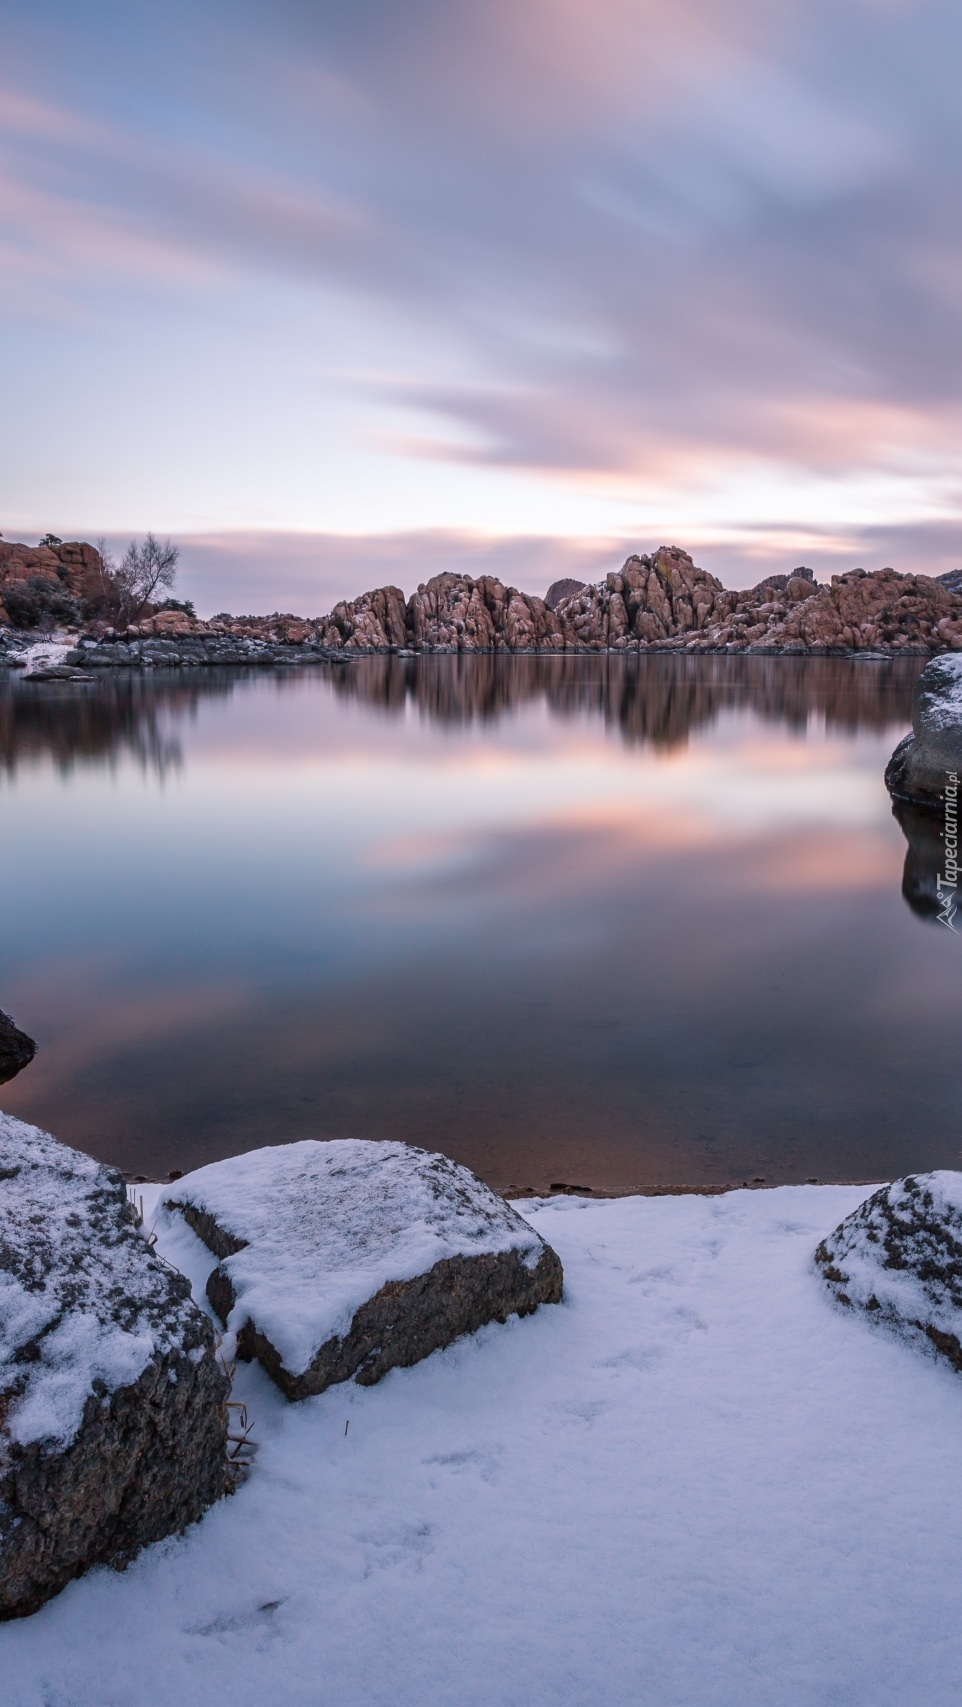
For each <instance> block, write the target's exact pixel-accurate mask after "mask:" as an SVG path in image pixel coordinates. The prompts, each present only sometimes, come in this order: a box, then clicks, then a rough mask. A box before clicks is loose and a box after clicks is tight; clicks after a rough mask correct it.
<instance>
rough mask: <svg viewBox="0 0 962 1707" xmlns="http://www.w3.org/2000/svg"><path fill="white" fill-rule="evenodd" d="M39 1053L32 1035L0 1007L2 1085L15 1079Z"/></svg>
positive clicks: (0, 1078)
mask: <svg viewBox="0 0 962 1707" xmlns="http://www.w3.org/2000/svg"><path fill="white" fill-rule="evenodd" d="M36 1053H37V1045H36V1044H35V1043H34V1041H33V1038H32V1037H28V1036H27V1034H26V1032H25V1031H21V1030H20V1029H19V1027H18V1026H16V1025H14V1023H13V1020H12V1019H11V1018H10V1015H9V1014H5V1013H4V1012H3V1010H2V1009H0V1085H5V1084H6V1083H7V1081H8V1080H9V1079H15V1078H16V1076H17V1074H18V1073H22V1072H23V1069H24V1067H29V1065H30V1063H31V1061H32V1060H33V1058H34V1056H35V1055H36Z"/></svg>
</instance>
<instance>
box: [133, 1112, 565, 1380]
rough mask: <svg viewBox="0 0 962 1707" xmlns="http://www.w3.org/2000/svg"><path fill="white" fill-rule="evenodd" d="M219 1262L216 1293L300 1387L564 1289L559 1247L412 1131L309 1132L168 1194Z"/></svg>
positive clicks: (367, 1372)
mask: <svg viewBox="0 0 962 1707" xmlns="http://www.w3.org/2000/svg"><path fill="white" fill-rule="evenodd" d="M165 1203H166V1205H167V1207H168V1211H169V1212H177V1213H180V1214H182V1215H183V1216H184V1218H185V1220H187V1221H188V1222H189V1224H190V1225H191V1226H192V1227H193V1228H194V1230H195V1232H196V1233H197V1234H198V1235H199V1237H200V1238H201V1239H203V1241H204V1243H205V1244H206V1245H207V1246H208V1247H209V1248H210V1250H212V1251H213V1253H214V1255H215V1256H217V1257H219V1258H220V1259H221V1261H220V1263H219V1266H218V1267H217V1268H216V1269H214V1271H213V1273H212V1274H211V1276H210V1278H209V1280H208V1283H207V1295H208V1297H209V1298H210V1301H211V1303H212V1304H213V1306H214V1309H215V1310H216V1311H217V1313H218V1315H219V1316H220V1318H221V1320H222V1321H223V1322H225V1324H226V1325H228V1326H229V1327H230V1328H232V1329H234V1330H235V1331H236V1332H237V1355H238V1357H241V1358H254V1357H256V1358H258V1359H259V1361H260V1362H261V1363H262V1364H263V1366H264V1368H265V1369H266V1370H267V1371H268V1373H269V1374H270V1375H271V1376H272V1377H273V1379H274V1380H275V1381H276V1382H277V1385H278V1386H279V1387H280V1388H281V1390H282V1391H283V1392H284V1393H286V1394H287V1396H288V1398H290V1399H301V1398H305V1397H306V1396H307V1395H309V1394H312V1393H322V1392H323V1391H324V1389H325V1388H326V1387H329V1386H330V1385H331V1383H332V1382H335V1381H347V1380H349V1379H350V1378H351V1377H352V1376H353V1377H354V1379H355V1380H357V1381H359V1382H361V1383H362V1384H370V1383H372V1382H374V1381H378V1380H380V1378H381V1376H382V1375H384V1374H385V1373H386V1372H387V1370H389V1369H394V1368H397V1367H404V1366H406V1365H408V1364H412V1363H417V1362H418V1361H419V1360H420V1359H421V1358H422V1357H427V1356H428V1354H429V1353H430V1352H432V1351H436V1350H437V1349H438V1348H439V1347H441V1346H445V1345H448V1344H449V1343H450V1342H451V1341H452V1340H453V1339H456V1338H457V1337H458V1336H459V1335H460V1334H466V1333H472V1332H473V1331H474V1330H475V1329H476V1328H479V1327H481V1326H482V1325H483V1324H484V1323H485V1322H491V1321H499V1322H503V1321H505V1319H506V1318H507V1317H508V1316H509V1315H511V1314H513V1313H515V1312H516V1313H517V1314H518V1315H521V1316H524V1315H527V1314H529V1312H530V1311H532V1310H534V1309H536V1308H537V1306H538V1305H539V1304H546V1303H556V1302H557V1301H558V1300H559V1299H560V1297H561V1288H562V1279H563V1276H562V1270H561V1264H560V1262H559V1261H558V1258H557V1257H556V1256H555V1253H554V1251H552V1250H551V1249H550V1247H549V1246H548V1245H546V1244H545V1243H544V1240H543V1239H541V1238H540V1237H539V1235H538V1234H537V1233H536V1232H535V1231H534V1229H533V1228H532V1227H529V1226H528V1224H527V1222H526V1221H523V1220H522V1219H521V1216H520V1215H518V1214H517V1212H516V1211H515V1210H514V1209H512V1208H511V1206H510V1205H509V1204H507V1203H505V1202H504V1200H503V1199H502V1198H500V1197H497V1196H496V1195H495V1193H494V1192H493V1191H491V1190H490V1189H489V1188H488V1187H487V1186H486V1185H484V1184H483V1182H482V1181H481V1180H479V1179H478V1178H477V1177H476V1175H474V1174H472V1173H470V1172H469V1171H468V1169H467V1168H464V1167H462V1166H460V1164H459V1163H457V1162H452V1161H450V1160H449V1159H448V1157H446V1156H441V1155H435V1154H432V1153H431V1152H429V1151H426V1150H419V1149H415V1148H414V1146H413V1145H410V1144H399V1143H393V1142H384V1143H375V1142H365V1141H363V1140H358V1139H341V1140H330V1141H327V1142H315V1141H313V1140H305V1141H303V1142H301V1143H296V1144H283V1145H277V1146H274V1147H271V1148H269V1149H264V1150H255V1151H253V1152H251V1153H249V1154H248V1155H245V1156H235V1157H233V1158H232V1159H231V1160H230V1161H227V1162H215V1163H212V1164H211V1165H210V1166H209V1167H206V1168H199V1169H198V1170H197V1172H196V1173H193V1174H188V1175H187V1176H186V1177H185V1178H183V1179H180V1180H178V1181H177V1184H176V1185H175V1186H172V1187H171V1188H170V1189H169V1190H168V1192H167V1193H166V1196H165Z"/></svg>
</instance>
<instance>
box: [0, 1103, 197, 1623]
mask: <svg viewBox="0 0 962 1707" xmlns="http://www.w3.org/2000/svg"><path fill="white" fill-rule="evenodd" d="M227 1385H228V1384H227V1380H226V1377H225V1376H224V1374H223V1372H222V1370H221V1368H220V1366H219V1364H218V1361H217V1359H216V1356H215V1352H214V1342H213V1334H212V1331H211V1326H210V1322H209V1320H208V1318H207V1317H206V1316H205V1315H204V1314H203V1312H202V1311H201V1310H199V1309H198V1308H197V1306H196V1305H195V1304H194V1303H193V1302H192V1300H191V1297H190V1286H189V1284H188V1282H187V1281H186V1280H185V1279H184V1278H183V1276H182V1275H179V1274H177V1273H176V1272H175V1271H174V1270H173V1269H172V1268H170V1267H169V1266H168V1265H167V1264H165V1263H163V1262H161V1261H160V1259H159V1258H158V1257H156V1256H154V1254H153V1252H152V1251H151V1250H150V1248H149V1247H148V1245H147V1243H146V1241H145V1240H144V1239H143V1238H142V1237H141V1235H140V1233H139V1232H138V1231H137V1230H136V1228H135V1226H134V1222H133V1216H132V1214H131V1211H130V1209H129V1207H128V1204H127V1197H126V1191H125V1187H124V1184H123V1181H122V1180H121V1178H120V1176H119V1175H118V1174H115V1173H112V1172H111V1171H110V1170H109V1169H107V1168H104V1167H101V1166H100V1164H99V1163H97V1162H94V1161H92V1160H91V1159H90V1157H88V1156H84V1155H81V1154H79V1153H78V1152H77V1151H75V1150H70V1149H68V1148H67V1147H66V1145H63V1144H58V1143H57V1141H56V1140H55V1139H54V1138H51V1137H50V1136H49V1134H48V1133H45V1132H41V1131H39V1130H38V1129H37V1127H35V1126H26V1125H24V1124H23V1122H21V1121H19V1120H14V1119H12V1118H11V1117H10V1116H9V1115H0V1618H12V1617H18V1616H21V1615H23V1614H25V1613H28V1612H32V1611H34V1610H35V1609H36V1608H37V1607H38V1606H39V1605H41V1603H42V1602H43V1601H45V1600H48V1599H49V1598H50V1596H51V1595H54V1594H56V1593H57V1592H58V1591H59V1590H60V1589H62V1588H63V1587H64V1586H65V1584H66V1583H68V1582H69V1581H70V1580H71V1578H72V1577H75V1576H79V1575H80V1574H81V1572H82V1571H84V1570H85V1569H87V1568H88V1567H89V1566H91V1565H95V1564H110V1565H123V1564H125V1563H126V1562H127V1561H128V1560H129V1559H130V1558H131V1557H132V1556H133V1555H134V1554H135V1553H136V1552H137V1551H138V1549H139V1548H141V1547H143V1546H144V1545H145V1544H146V1543H147V1542H150V1541H157V1540H159V1539H160V1538H161V1537H162V1536H165V1535H170V1534H171V1533H174V1532H176V1531H179V1530H182V1529H183V1528H185V1526H186V1525H187V1524H189V1523H192V1522H193V1521H194V1520H195V1519H196V1518H198V1517H200V1516H201V1514H202V1513H203V1512H204V1511H205V1509H206V1508H207V1506H209V1505H210V1504H211V1502H212V1501H213V1500H216V1499H217V1498H218V1497H219V1496H220V1495H221V1494H223V1493H224V1492H226V1487H227V1458H226V1430H227V1425H226V1411H225V1409H224V1404H225V1400H226V1398H227Z"/></svg>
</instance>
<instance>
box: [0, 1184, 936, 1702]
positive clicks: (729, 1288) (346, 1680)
mask: <svg viewBox="0 0 962 1707" xmlns="http://www.w3.org/2000/svg"><path fill="white" fill-rule="evenodd" d="M146 1195H147V1193H146V1192H145V1197H146ZM867 1195H868V1192H867V1190H866V1189H865V1188H850V1187H841V1186H829V1187H825V1186H822V1187H794V1188H782V1189H779V1190H772V1191H758V1192H734V1193H731V1194H729V1195H727V1196H724V1197H717V1198H703V1197H679V1198H625V1199H620V1200H614V1201H609V1202H592V1201H590V1200H585V1199H579V1198H556V1199H553V1200H550V1201H548V1202H544V1203H538V1204H533V1203H530V1202H529V1203H525V1204H522V1205H520V1207H521V1209H522V1210H523V1212H524V1214H525V1215H526V1216H530V1218H531V1220H532V1222H533V1223H534V1225H535V1226H536V1227H537V1228H538V1230H539V1232H541V1233H542V1234H543V1235H544V1236H545V1237H546V1238H547V1239H548V1241H549V1242H550V1243H551V1244H552V1245H553V1246H554V1247H555V1249H556V1250H557V1251H558V1253H559V1255H560V1256H561V1258H562V1261H563V1262H564V1265H565V1274H566V1298H565V1302H564V1303H563V1304H561V1305H556V1306H549V1307H547V1308H543V1309H541V1310H539V1311H538V1312H537V1314H536V1315H534V1316H532V1317H529V1318H527V1319H526V1320H524V1321H520V1320H518V1319H517V1318H514V1319H512V1320H511V1321H510V1322H509V1323H508V1324H507V1325H506V1326H504V1327H500V1326H497V1325H491V1326H490V1327H487V1328H485V1329H483V1330H482V1331H481V1332H480V1333H479V1334H476V1335H474V1336H473V1337H472V1338H470V1339H468V1340H462V1341H460V1342H458V1343H457V1344H456V1345H454V1346H451V1347H449V1348H448V1349H446V1350H445V1351H442V1352H437V1353H435V1354H434V1356H433V1357H431V1358H429V1359H428V1360H427V1361H426V1362H425V1363H422V1364H420V1365H418V1366H417V1367H416V1368H413V1369H403V1370H394V1371H392V1373H391V1374H390V1375H388V1376H387V1377H386V1379H385V1380H384V1381H382V1382H381V1383H380V1384H379V1385H377V1386H375V1387H371V1388H360V1387H356V1386H353V1385H350V1386H339V1387H335V1388H331V1389H330V1390H329V1391H328V1392H326V1393H324V1394H322V1395H321V1396H320V1397H319V1398H316V1399H310V1400H307V1401H305V1402H304V1403H302V1404H299V1405H289V1404H287V1403H286V1401H285V1400H284V1399H283V1398H282V1397H281V1395H280V1394H279V1393H278V1392H277V1391H276V1389H274V1388H273V1387H272V1385H271V1383H270V1381H269V1380H268V1379H267V1377H266V1376H265V1375H264V1374H263V1373H262V1372H261V1371H260V1370H259V1369H258V1368H256V1367H251V1368H248V1369H244V1370H242V1371H241V1374H240V1377H239V1381H238V1387H239V1389H240V1391H241V1393H242V1394H243V1396H244V1397H246V1398H247V1400H248V1402H249V1404H250V1406H251V1410H252V1412H253V1416H254V1421H255V1432H256V1436H257V1438H258V1439H259V1440H260V1443H261V1446H260V1453H259V1456H258V1457H257V1459H256V1461H255V1468H254V1473H253V1475H252V1477H251V1479H250V1481H249V1482H248V1483H247V1484H246V1485H245V1486H244V1487H242V1488H241V1489H240V1491H239V1492H238V1493H237V1494H236V1495H235V1496H234V1497H233V1498H231V1499H227V1500H224V1501H222V1502H221V1503H220V1504H219V1505H218V1506H216V1507H215V1508H214V1509H213V1510H212V1511H211V1512H209V1513H208V1515H207V1517H206V1518H205V1519H204V1521H203V1523H201V1524H199V1525H197V1526H196V1527H195V1528H194V1529H193V1530H191V1531H190V1532H189V1533H188V1534H187V1535H186V1536H184V1537H183V1538H181V1539H176V1540H170V1541H167V1542H164V1543H162V1544H160V1545H159V1546H156V1547H153V1548H151V1549H150V1550H149V1551H148V1552H146V1553H144V1554H142V1555H141V1557H140V1558H139V1559H138V1560H137V1561H136V1562H135V1563H134V1564H133V1565H132V1566H131V1567H130V1569H129V1570H128V1571H127V1572H126V1573H125V1574H124V1575H122V1576H118V1575H115V1574H113V1573H112V1572H110V1571H106V1570H104V1571H97V1572H95V1573H93V1574H91V1575H90V1576H88V1577H87V1578H85V1579H84V1580H82V1581H80V1582H77V1583H75V1584H73V1585H72V1586H71V1587H70V1588H69V1589H67V1591H66V1592H65V1593H64V1594H63V1595H61V1596H60V1597H59V1599H58V1600H56V1601H54V1602H51V1603H50V1605H48V1606H47V1607H45V1608H44V1609H43V1610H42V1611H41V1612H40V1613H38V1614H36V1615H35V1616H34V1617H33V1618H31V1619H27V1620H24V1621H22V1622H18V1623H13V1624H7V1625H5V1626H3V1627H2V1628H0V1678H2V1697H3V1702H4V1707H169V1704H171V1703H176V1707H220V1704H222V1703H223V1704H224V1707H228V1704H229V1707H274V1704H283V1707H863V1704H864V1707H949V1704H950V1703H951V1704H952V1707H956V1704H957V1703H958V1701H959V1700H960V1697H962V1617H960V1609H962V1608H960V1603H962V1478H960V1476H959V1473H958V1458H959V1438H960V1431H962V1382H960V1380H959V1378H958V1377H957V1376H956V1375H954V1374H953V1373H952V1372H951V1370H949V1369H948V1368H946V1367H943V1366H941V1365H939V1364H937V1363H936V1362H935V1361H933V1360H930V1359H927V1358H925V1357H923V1356H921V1355H920V1354H919V1353H918V1352H916V1351H914V1350H912V1349H911V1348H909V1347H907V1346H906V1345H904V1344H903V1343H901V1342H900V1341H899V1340H898V1339H896V1338H894V1337H891V1336H887V1335H886V1334H885V1333H884V1332H881V1331H879V1330H877V1329H873V1327H872V1326H871V1325H870V1323H869V1322H868V1321H867V1320H865V1319H864V1318H862V1317H860V1316H855V1315H853V1314H850V1313H847V1312H845V1311H843V1310H841V1309H840V1308H838V1307H837V1306H835V1305H833V1304H832V1303H831V1302H830V1300H829V1298H828V1296H827V1292H826V1288H825V1287H824V1284H823V1283H822V1281H821V1280H820V1279H819V1278H818V1277H817V1275H816V1274H815V1273H814V1271H813V1269H812V1252H813V1250H814V1248H815V1245H816V1244H817V1243H818V1241H819V1239H821V1238H822V1237H823V1236H824V1235H825V1234H826V1233H828V1232H829V1231H830V1230H831V1229H832V1228H834V1227H835V1226H836V1224H837V1223H838V1222H839V1221H840V1220H841V1218H842V1217H843V1215H845V1214H847V1213H848V1212H849V1211H850V1210H852V1209H853V1208H854V1207H855V1206H856V1204H858V1203H859V1202H860V1201H862V1200H863V1199H864V1198H865V1197H866V1196H867ZM163 1243H164V1249H165V1250H166V1252H167V1254H168V1256H170V1257H171V1258H172V1260H174V1261H175V1262H177V1263H178V1264H179V1265H181V1266H187V1267H189V1268H190V1269H191V1273H192V1278H194V1277H196V1278H197V1279H198V1280H200V1279H202V1277H203V1276H204V1275H205V1274H206V1272H207V1270H208V1269H209V1267H210V1266H211V1258H210V1255H209V1253H208V1252H206V1251H205V1250H204V1248H203V1247H202V1246H200V1245H199V1243H198V1241H196V1240H195V1239H194V1236H193V1235H192V1234H191V1233H190V1232H189V1231H188V1230H187V1229H186V1228H184V1229H182V1230H180V1231H178V1232H177V1233H176V1234H165V1235H164V1241H163ZM348 1424H349V1427H348V1429H347V1432H346V1433H345V1426H346V1425H348Z"/></svg>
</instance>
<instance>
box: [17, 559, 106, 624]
mask: <svg viewBox="0 0 962 1707" xmlns="http://www.w3.org/2000/svg"><path fill="white" fill-rule="evenodd" d="M102 590H103V561H102V559H101V556H100V553H99V551H97V550H96V548H95V547H94V546H92V545H87V544H85V543H84V542H83V541H81V540H68V541H67V542H66V543H63V544H61V543H58V544H56V545H36V546H30V545H21V544H18V543H15V542H13V541H11V540H3V539H0V622H13V623H14V624H15V625H17V626H23V627H33V626H34V625H35V623H37V622H38V621H42V620H44V619H45V618H46V619H47V620H49V621H53V622H58V621H59V622H70V621H74V622H76V621H78V620H79V619H80V617H81V616H82V614H83V608H84V605H85V604H86V603H87V602H94V601H95V600H96V599H97V598H98V597H99V596H100V594H101V593H102Z"/></svg>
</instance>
